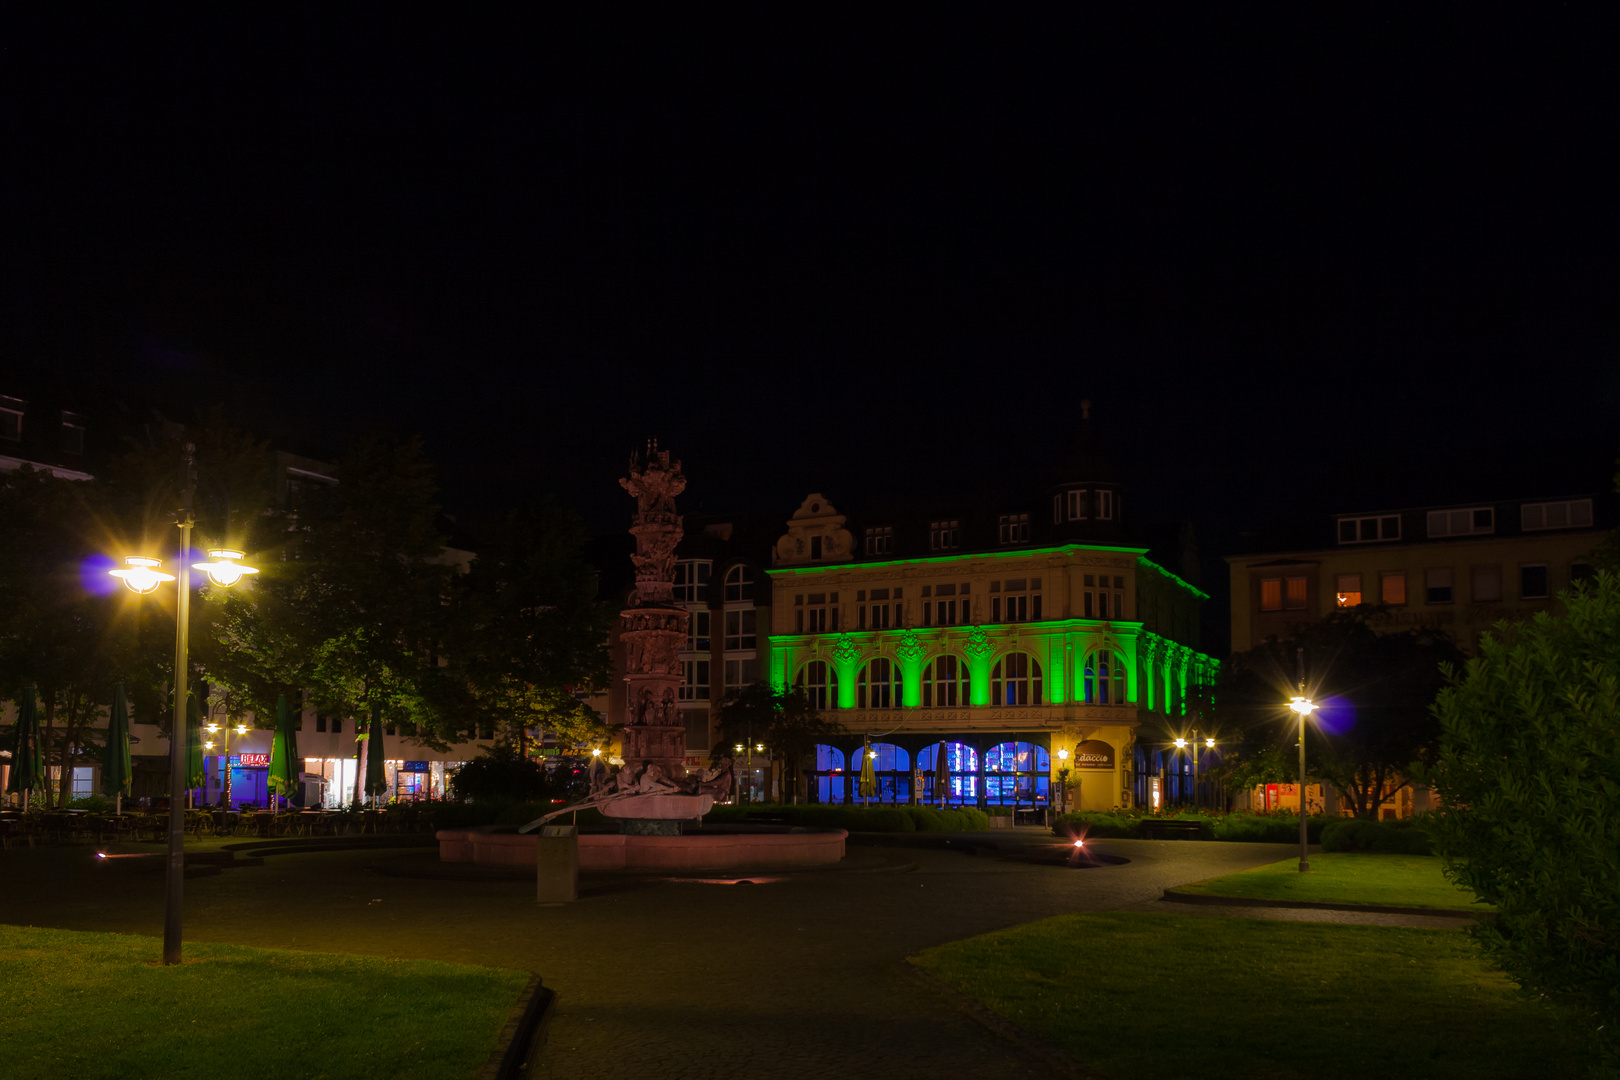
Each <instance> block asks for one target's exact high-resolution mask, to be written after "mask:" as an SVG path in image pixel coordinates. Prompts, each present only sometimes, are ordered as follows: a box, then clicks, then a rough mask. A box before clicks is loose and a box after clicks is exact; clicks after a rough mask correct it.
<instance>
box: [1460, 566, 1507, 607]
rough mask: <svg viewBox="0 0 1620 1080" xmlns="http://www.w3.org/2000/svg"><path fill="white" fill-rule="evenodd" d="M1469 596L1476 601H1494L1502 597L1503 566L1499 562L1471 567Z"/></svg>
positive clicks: (1469, 572)
mask: <svg viewBox="0 0 1620 1080" xmlns="http://www.w3.org/2000/svg"><path fill="white" fill-rule="evenodd" d="M1468 597H1469V599H1471V600H1473V601H1474V602H1476V603H1478V602H1481V601H1485V602H1494V601H1497V600H1500V599H1502V567H1501V565H1500V564H1498V563H1491V564H1489V565H1483V566H1474V567H1470V568H1469V571H1468Z"/></svg>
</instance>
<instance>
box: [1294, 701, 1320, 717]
mask: <svg viewBox="0 0 1620 1080" xmlns="http://www.w3.org/2000/svg"><path fill="white" fill-rule="evenodd" d="M1288 707H1289V708H1290V709H1293V710H1294V711H1295V712H1297V713H1299V715H1301V716H1309V715H1311V713H1313V712H1315V711H1316V703H1315V702H1313V701H1312V700H1311V699H1310V698H1308V697H1296V698H1294V699H1293V700H1292V701H1290V702H1289V703H1288Z"/></svg>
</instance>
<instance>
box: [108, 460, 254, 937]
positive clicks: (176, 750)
mask: <svg viewBox="0 0 1620 1080" xmlns="http://www.w3.org/2000/svg"><path fill="white" fill-rule="evenodd" d="M195 453H196V447H195V446H193V445H192V444H191V443H187V444H186V450H185V455H184V458H183V459H182V460H183V465H182V469H181V473H180V500H181V501H180V509H179V510H178V511H176V512H175V524H176V525H177V526H179V528H180V559H179V562H178V564H177V568H178V569H179V571H180V576H179V579H178V580H179V582H180V585H179V588H178V590H177V591H176V593H175V603H174V727H173V728H172V729H171V730H170V732H169V859H168V865H167V866H166V868H165V870H166V875H165V876H166V885H165V888H164V911H163V963H164V964H165V965H168V964H178V963H179V962H180V912H181V904H182V902H183V900H184V898H185V881H186V811H185V806H184V803H185V797H186V775H185V773H186V764H187V763H186V675H187V671H186V668H187V665H188V664H189V663H190V657H191V639H190V634H189V630H190V625H191V571H192V569H193V568H194V567H195V569H198V570H202V571H203V572H205V573H206V574H207V575H208V580H210V581H212V582H213V583H214V584H215V585H218V586H220V587H221V588H230V587H231V586H232V585H235V584H236V583H237V582H239V581H241V580H242V578H243V577H245V576H246V575H248V574H257V573H258V572H259V571H258V570H257V569H256V568H254V567H251V566H248V565H246V564H245V563H243V562H242V561H241V559H242V552H240V551H236V550H234V549H230V548H214V549H212V550H210V551H209V552H208V555H209V558H210V559H211V560H212V561H210V562H205V563H195V564H193V563H192V562H191V529H192V526H194V525H195V524H196V520H195V518H193V517H192V506H191V501H192V497H193V496H194V495H195V494H196V491H197V460H196V457H195ZM110 573H111V574H112V576H113V577H116V578H121V579H122V580H123V582H124V584H125V585H126V586H128V587H129V589H130V590H131V591H132V592H136V593H140V594H141V595H143V596H144V595H147V594H150V593H153V592H156V591H157V589H158V586H160V585H162V584H163V583H164V582H165V581H174V580H176V578H175V575H173V574H166V573H164V572H163V562H162V560H160V559H153V558H150V557H148V556H144V555H131V556H129V557H128V558H126V559H125V560H124V566H123V569H121V570H113V571H110ZM227 767H228V766H227Z"/></svg>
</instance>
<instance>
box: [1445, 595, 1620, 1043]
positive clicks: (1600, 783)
mask: <svg viewBox="0 0 1620 1080" xmlns="http://www.w3.org/2000/svg"><path fill="white" fill-rule="evenodd" d="M1564 601H1565V610H1564V612H1563V613H1562V614H1560V615H1557V616H1554V615H1549V614H1547V613H1546V612H1541V613H1538V614H1537V615H1536V616H1535V618H1534V619H1533V620H1532V621H1531V622H1529V623H1521V624H1516V625H1515V624H1509V623H1504V624H1501V625H1499V626H1498V627H1497V628H1496V630H1495V632H1494V633H1493V634H1490V635H1486V636H1485V637H1484V638H1482V639H1481V641H1480V655H1479V656H1478V657H1476V658H1475V659H1472V660H1470V661H1468V663H1467V665H1466V666H1465V667H1463V668H1462V669H1461V670H1460V671H1459V670H1457V669H1455V668H1452V669H1449V670H1448V677H1449V679H1450V685H1449V686H1448V687H1447V688H1446V689H1445V690H1443V691H1442V692H1441V694H1440V696H1439V699H1438V700H1437V701H1436V702H1435V706H1434V715H1435V716H1436V718H1437V719H1438V721H1439V724H1440V726H1441V729H1442V737H1441V750H1440V755H1439V758H1438V761H1437V762H1436V764H1435V766H1434V767H1433V768H1432V769H1431V770H1429V771H1428V773H1427V775H1426V779H1427V781H1428V782H1429V783H1430V784H1432V785H1433V786H1434V789H1435V790H1436V792H1438V794H1439V795H1440V800H1441V806H1440V809H1439V810H1438V811H1437V812H1436V814H1435V815H1434V824H1433V826H1432V831H1433V833H1434V838H1435V842H1436V846H1437V847H1438V849H1439V853H1440V855H1441V856H1442V857H1443V858H1445V860H1446V863H1447V866H1448V868H1449V870H1450V873H1451V874H1452V876H1453V877H1454V878H1455V879H1456V880H1457V881H1458V882H1459V883H1460V884H1462V885H1464V886H1466V887H1467V888H1469V889H1471V890H1473V892H1474V893H1475V894H1476V895H1477V896H1478V897H1479V898H1480V899H1481V900H1484V901H1487V902H1489V903H1492V904H1495V905H1496V907H1497V917H1496V921H1495V922H1494V923H1486V924H1483V925H1481V926H1479V927H1476V928H1475V933H1476V935H1477V936H1478V937H1479V938H1480V939H1481V940H1482V941H1483V942H1484V943H1485V944H1486V945H1487V947H1488V948H1489V949H1490V950H1491V951H1492V953H1493V954H1494V955H1495V957H1496V959H1497V960H1498V962H1499V963H1500V964H1501V965H1502V967H1503V969H1504V970H1506V971H1507V972H1509V973H1510V974H1511V975H1512V976H1513V977H1514V978H1515V979H1516V980H1518V982H1519V983H1520V984H1521V985H1522V986H1524V987H1525V988H1527V989H1531V990H1535V991H1540V992H1544V993H1548V994H1551V995H1554V996H1557V997H1560V998H1562V999H1564V1000H1566V1001H1568V1002H1571V1003H1573V1004H1574V1005H1575V1006H1577V1007H1579V1008H1581V1009H1583V1010H1585V1011H1586V1012H1588V1013H1590V1014H1591V1015H1592V1017H1593V1021H1594V1025H1595V1026H1596V1027H1597V1029H1598V1036H1597V1037H1598V1038H1599V1039H1601V1040H1602V1042H1603V1045H1604V1046H1605V1049H1606V1052H1607V1054H1608V1055H1609V1058H1610V1063H1611V1065H1612V1064H1613V1060H1614V1058H1615V1056H1617V1055H1620V754H1617V753H1616V749H1615V748H1616V747H1617V746H1620V575H1616V574H1614V573H1611V572H1607V571H1605V572H1601V573H1599V575H1598V576H1597V578H1596V579H1595V581H1593V582H1592V583H1591V584H1590V585H1588V586H1586V587H1584V588H1582V589H1579V590H1577V591H1575V592H1573V593H1569V594H1565V596H1564Z"/></svg>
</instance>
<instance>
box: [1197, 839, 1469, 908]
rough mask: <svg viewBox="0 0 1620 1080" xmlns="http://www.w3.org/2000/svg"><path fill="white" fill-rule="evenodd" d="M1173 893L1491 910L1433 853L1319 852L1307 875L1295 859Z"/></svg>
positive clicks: (1314, 857)
mask: <svg viewBox="0 0 1620 1080" xmlns="http://www.w3.org/2000/svg"><path fill="white" fill-rule="evenodd" d="M1176 892H1182V893H1194V894H1199V895H1205V896H1242V897H1252V898H1254V899H1259V900H1308V901H1312V902H1315V903H1321V904H1387V905H1390V906H1392V907H1414V908H1450V909H1453V910H1462V911H1494V910H1496V909H1495V908H1493V907H1492V906H1491V905H1489V904H1477V903H1474V894H1473V893H1471V892H1469V891H1468V890H1466V889H1459V888H1458V887H1457V886H1455V885H1453V884H1452V883H1451V882H1449V881H1447V880H1446V878H1445V875H1444V874H1442V873H1441V872H1440V860H1439V859H1438V858H1436V857H1434V856H1433V855H1370V854H1365V853H1361V852H1351V851H1337V852H1321V853H1318V854H1315V855H1312V856H1311V869H1310V872H1309V873H1305V874H1301V873H1300V872H1299V859H1298V858H1297V857H1294V858H1288V859H1284V860H1283V861H1282V862H1275V863H1271V864H1269V865H1267V866H1261V867H1258V868H1256V869H1254V870H1245V871H1244V872H1243V873H1241V874H1228V875H1227V876H1226V877H1218V878H1214V879H1213V880H1210V881H1200V882H1197V883H1195V884H1192V885H1183V886H1181V887H1180V888H1178V889H1177V890H1176Z"/></svg>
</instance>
